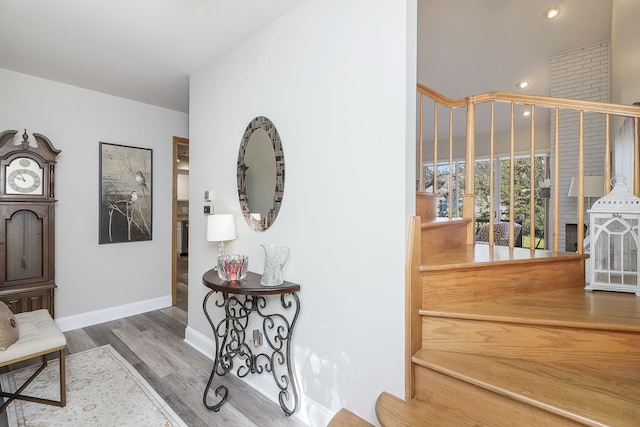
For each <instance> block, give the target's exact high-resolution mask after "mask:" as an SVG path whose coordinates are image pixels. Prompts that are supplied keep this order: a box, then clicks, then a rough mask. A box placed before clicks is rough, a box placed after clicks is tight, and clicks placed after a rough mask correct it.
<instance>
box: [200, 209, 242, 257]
mask: <svg viewBox="0 0 640 427" xmlns="http://www.w3.org/2000/svg"><path fill="white" fill-rule="evenodd" d="M235 238H236V224H235V221H234V219H233V215H232V214H215V215H209V217H208V218H207V240H208V241H210V242H219V243H218V256H221V255H224V242H225V241H227V240H234V239H235ZM216 265H217V262H216Z"/></svg>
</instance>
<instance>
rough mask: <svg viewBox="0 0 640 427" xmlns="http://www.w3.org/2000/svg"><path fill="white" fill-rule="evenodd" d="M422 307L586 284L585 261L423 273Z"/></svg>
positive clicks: (485, 266) (506, 264)
mask: <svg viewBox="0 0 640 427" xmlns="http://www.w3.org/2000/svg"><path fill="white" fill-rule="evenodd" d="M421 276H422V308H425V309H428V308H433V307H438V306H440V305H444V304H453V303H460V302H468V301H480V300H487V299H491V298H498V297H503V296H511V295H518V294H529V293H533V292H540V291H545V290H552V289H563V288H570V287H576V286H584V261H583V260H582V259H567V260H562V261H554V262H545V263H541V262H531V263H495V264H492V265H484V266H479V267H476V268H464V269H447V270H442V271H428V272H423V273H422V275H421Z"/></svg>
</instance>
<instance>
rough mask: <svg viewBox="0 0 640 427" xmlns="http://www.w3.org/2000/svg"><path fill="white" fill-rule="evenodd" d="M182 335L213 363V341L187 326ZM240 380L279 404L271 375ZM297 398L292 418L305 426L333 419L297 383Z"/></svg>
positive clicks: (266, 374) (328, 412)
mask: <svg viewBox="0 0 640 427" xmlns="http://www.w3.org/2000/svg"><path fill="white" fill-rule="evenodd" d="M184 335H185V338H184V341H185V342H186V343H187V344H189V345H190V346H191V347H193V348H195V349H196V350H198V351H199V352H200V353H202V354H204V355H205V356H207V357H208V358H209V359H211V360H212V361H213V359H214V353H215V348H216V343H215V342H214V341H213V339H211V338H209V337H207V336H206V335H204V334H201V333H200V332H198V331H196V330H195V329H193V328H191V327H190V326H187V328H186V329H185V334H184ZM232 374H234V375H235V372H232ZM241 380H242V381H244V382H246V383H247V384H249V385H250V386H251V387H253V388H254V389H256V390H257V391H258V392H259V393H260V394H262V395H264V396H265V397H266V398H267V399H269V400H271V401H272V402H273V403H275V404H277V405H280V402H278V391H279V389H278V388H277V386H276V385H275V384H274V382H273V377H272V376H271V374H269V373H264V374H262V375H252V376H250V377H246V378H241ZM298 398H299V399H300V403H299V405H298V410H297V411H296V412H295V413H294V414H293V415H292V416H294V417H296V418H297V419H299V420H300V421H302V422H303V423H305V424H306V425H308V426H326V425H327V423H328V422H329V420H330V419H331V418H332V417H333V415H334V413H333V412H331V411H330V410H328V409H327V408H325V407H324V406H322V405H320V404H318V403H317V402H314V401H312V400H309V399H308V398H305V396H302V394H301V388H300V383H299V382H298ZM303 402H304V404H303ZM283 416H284V414H283Z"/></svg>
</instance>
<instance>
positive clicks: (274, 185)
mask: <svg viewBox="0 0 640 427" xmlns="http://www.w3.org/2000/svg"><path fill="white" fill-rule="evenodd" d="M283 193H284V154H283V152H282V143H281V142H280V135H279V134H278V130H277V129H276V127H275V126H274V125H273V123H272V122H271V120H269V119H268V118H266V117H264V116H259V117H256V118H255V119H253V120H251V122H250V123H249V125H248V126H247V129H246V130H245V131H244V135H243V136H242V142H241V144H240V151H239V152H238V197H239V199H240V209H241V210H242V214H243V215H244V219H245V220H246V221H247V223H248V224H249V227H251V229H252V230H256V231H264V230H266V229H267V228H269V227H270V226H271V225H272V224H273V222H274V221H275V220H276V217H277V216H278V212H279V211H280V205H281V204H282V195H283Z"/></svg>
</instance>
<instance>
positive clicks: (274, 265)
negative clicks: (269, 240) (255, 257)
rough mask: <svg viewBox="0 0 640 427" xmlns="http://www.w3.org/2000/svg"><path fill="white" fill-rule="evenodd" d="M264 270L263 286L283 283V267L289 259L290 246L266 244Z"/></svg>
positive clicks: (264, 246)
mask: <svg viewBox="0 0 640 427" xmlns="http://www.w3.org/2000/svg"><path fill="white" fill-rule="evenodd" d="M260 246H262V247H263V248H264V270H263V271H262V279H260V284H261V285H263V286H279V285H282V282H284V280H283V279H282V267H284V264H285V263H286V262H287V260H288V259H289V252H290V251H289V248H287V247H286V246H278V245H270V244H264V245H260Z"/></svg>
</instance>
